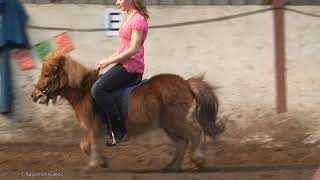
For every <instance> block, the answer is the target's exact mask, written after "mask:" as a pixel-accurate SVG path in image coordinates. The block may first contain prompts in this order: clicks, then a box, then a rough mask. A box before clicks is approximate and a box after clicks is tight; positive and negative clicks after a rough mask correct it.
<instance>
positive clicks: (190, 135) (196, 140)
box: [170, 120, 205, 168]
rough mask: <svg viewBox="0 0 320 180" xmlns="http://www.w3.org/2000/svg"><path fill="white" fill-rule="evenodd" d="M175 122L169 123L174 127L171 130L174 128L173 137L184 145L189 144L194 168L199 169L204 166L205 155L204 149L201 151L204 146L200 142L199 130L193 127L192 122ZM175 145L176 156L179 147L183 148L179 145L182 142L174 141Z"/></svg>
mask: <svg viewBox="0 0 320 180" xmlns="http://www.w3.org/2000/svg"><path fill="white" fill-rule="evenodd" d="M175 121H176V122H173V123H171V124H172V125H174V126H173V127H172V128H174V132H175V136H176V137H179V138H177V139H180V141H182V140H183V141H184V142H186V143H187V142H190V143H191V148H192V162H194V163H195V164H196V166H197V167H199V168H202V167H204V164H205V155H204V149H203V146H204V144H203V142H201V130H200V128H199V127H197V126H196V125H193V124H192V122H189V121H177V120H175ZM171 136H172V135H171ZM171 136H170V137H171ZM176 143H177V154H178V153H179V151H178V150H179V149H178V148H179V146H181V147H183V146H182V145H179V143H181V144H182V142H179V140H176ZM181 149H182V148H181ZM181 152H182V151H181ZM177 154H176V156H177ZM183 154H184V152H183ZM183 154H182V153H181V154H180V155H181V156H183ZM180 155H178V156H180ZM179 163H180V162H179Z"/></svg>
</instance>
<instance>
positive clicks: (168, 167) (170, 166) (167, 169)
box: [160, 165, 180, 172]
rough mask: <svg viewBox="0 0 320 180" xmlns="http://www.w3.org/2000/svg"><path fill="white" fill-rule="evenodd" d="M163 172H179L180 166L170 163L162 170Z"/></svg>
mask: <svg viewBox="0 0 320 180" xmlns="http://www.w3.org/2000/svg"><path fill="white" fill-rule="evenodd" d="M160 171H161V172H179V171H180V169H179V168H178V167H175V166H172V165H168V166H166V167H164V168H162V169H161V170H160Z"/></svg>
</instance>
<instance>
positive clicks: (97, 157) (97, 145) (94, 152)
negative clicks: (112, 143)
mask: <svg viewBox="0 0 320 180" xmlns="http://www.w3.org/2000/svg"><path fill="white" fill-rule="evenodd" d="M100 128H101V127H100ZM100 132H101V131H100V130H99V129H98V127H97V126H95V127H93V128H92V129H90V130H89V132H88V137H89V140H90V152H91V153H90V160H89V164H88V166H87V168H86V170H92V169H95V168H97V167H99V166H100V167H103V168H108V167H109V160H108V159H107V158H106V157H105V156H103V154H102V152H103V148H104V147H105V146H104V136H103V134H102V133H100Z"/></svg>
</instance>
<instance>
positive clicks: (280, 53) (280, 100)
mask: <svg viewBox="0 0 320 180" xmlns="http://www.w3.org/2000/svg"><path fill="white" fill-rule="evenodd" d="M272 3H273V7H275V8H279V9H274V11H273V14H274V16H273V17H274V32H275V33H274V42H275V79H276V109H277V112H278V113H282V112H286V111H287V97H286V76H285V74H286V70H285V34H284V10H283V9H281V8H280V7H282V6H283V0H273V1H272Z"/></svg>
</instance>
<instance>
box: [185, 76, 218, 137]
mask: <svg viewBox="0 0 320 180" xmlns="http://www.w3.org/2000/svg"><path fill="white" fill-rule="evenodd" d="M187 81H188V83H189V86H190V88H191V91H192V94H193V95H194V98H195V101H196V106H195V109H194V111H193V112H192V116H193V119H196V120H197V121H198V122H199V124H200V126H201V128H202V129H203V131H204V133H205V134H206V135H209V136H211V137H212V138H213V139H215V137H216V136H217V135H218V134H220V133H222V132H223V130H224V125H222V124H221V125H217V123H216V120H217V115H218V110H219V101H218V98H217V96H216V94H215V92H214V88H213V87H212V86H211V85H210V84H209V83H207V82H205V81H204V80H203V76H199V77H192V78H190V79H188V80H187Z"/></svg>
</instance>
